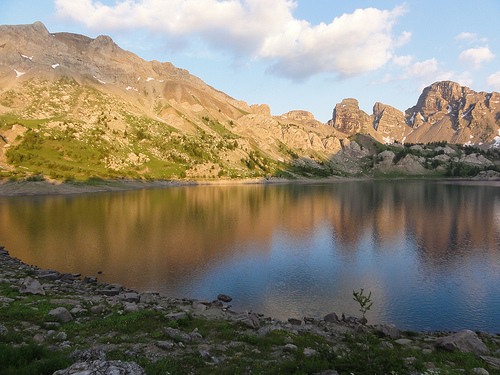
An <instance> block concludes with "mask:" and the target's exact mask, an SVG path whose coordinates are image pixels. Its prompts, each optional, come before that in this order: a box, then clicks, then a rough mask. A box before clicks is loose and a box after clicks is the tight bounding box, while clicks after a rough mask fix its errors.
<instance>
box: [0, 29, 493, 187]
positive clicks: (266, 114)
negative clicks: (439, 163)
mask: <svg viewBox="0 0 500 375" xmlns="http://www.w3.org/2000/svg"><path fill="white" fill-rule="evenodd" d="M499 101H500V96H499V94H498V93H491V94H486V93H475V92H474V91H472V90H470V89H468V88H466V87H461V86H460V85H458V84H456V83H453V82H438V83H435V84H433V85H431V86H429V87H428V88H426V89H425V90H424V92H423V93H422V95H421V96H420V98H419V100H418V102H417V105H416V106H415V107H412V108H410V109H408V110H407V111H406V113H403V112H401V111H398V110H397V109H395V108H393V107H391V106H388V105H385V104H381V103H376V104H375V105H374V108H373V114H372V115H368V114H366V113H365V112H363V111H362V110H360V109H359V106H358V102H357V101H356V99H345V100H343V101H342V102H341V103H339V104H337V105H336V106H335V109H334V111H333V116H332V120H330V121H329V122H328V123H327V124H324V123H321V122H320V121H317V120H316V119H315V118H314V115H313V114H311V113H310V112H307V111H299V110H293V111H290V112H288V113H286V114H283V115H281V116H272V115H271V109H270V108H269V106H268V105H266V104H260V105H259V104H253V105H249V104H247V103H246V102H244V101H242V100H237V99H234V98H232V97H230V96H228V95H226V94H225V93H223V92H221V91H218V90H216V89H215V88H213V87H211V86H209V85H207V84H206V83H204V82H203V81H202V80H201V79H199V78H198V77H195V76H193V75H191V74H190V73H189V72H188V71H186V70H183V69H179V68H177V67H175V66H173V65H172V64H171V63H168V62H167V63H162V62H158V61H145V60H143V59H141V58H140V57H138V56H137V55H135V54H133V53H131V52H128V51H125V50H123V49H121V48H120V47H119V46H117V45H116V44H115V43H114V42H113V40H112V39H111V38H110V37H108V36H102V35H101V36H98V37H97V38H95V39H92V38H88V37H86V36H83V35H77V34H70V33H50V32H49V31H48V30H47V29H46V27H45V26H44V25H43V24H42V23H41V22H35V23H34V24H31V25H15V26H11V25H3V26H0V177H12V178H16V177H17V178H19V177H21V178H26V177H30V178H37V176H41V175H44V176H50V177H52V178H56V179H68V180H71V179H77V180H78V179H86V178H88V177H104V178H118V177H128V178H142V179H176V178H185V177H188V178H196V179H204V178H206V179H216V178H229V177H232V178H248V177H263V176H267V177H269V176H278V177H279V176H281V177H295V176H298V175H303V176H328V175H332V174H340V175H352V174H358V173H362V171H363V168H364V167H363V166H362V165H360V164H359V162H358V159H360V158H363V157H367V156H368V155H369V154H370V153H369V152H367V149H366V148H363V145H362V142H361V143H357V142H356V141H353V140H354V138H352V136H353V135H354V134H357V133H361V134H368V135H370V136H371V137H373V139H374V140H375V141H378V142H381V143H382V144H384V143H385V144H390V143H392V142H394V141H397V142H413V143H416V142H431V141H436V140H439V141H441V140H446V141H448V142H452V143H455V142H458V143H466V142H472V143H476V140H477V141H478V142H479V141H480V142H482V143H484V142H489V141H493V140H494V137H495V135H496V134H497V133H498V128H499V113H500V112H499V111H500V106H499V105H498V103H499ZM368 143H370V142H368ZM499 143H500V142H499ZM379 148H380V147H379ZM40 178H41V177H40Z"/></svg>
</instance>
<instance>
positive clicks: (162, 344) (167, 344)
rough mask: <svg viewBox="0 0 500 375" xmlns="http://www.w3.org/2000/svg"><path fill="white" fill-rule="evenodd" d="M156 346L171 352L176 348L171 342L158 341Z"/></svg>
mask: <svg viewBox="0 0 500 375" xmlns="http://www.w3.org/2000/svg"><path fill="white" fill-rule="evenodd" d="M156 346H157V347H159V348H160V349H164V350H171V349H173V347H174V343H173V342H171V341H158V342H157V343H156Z"/></svg>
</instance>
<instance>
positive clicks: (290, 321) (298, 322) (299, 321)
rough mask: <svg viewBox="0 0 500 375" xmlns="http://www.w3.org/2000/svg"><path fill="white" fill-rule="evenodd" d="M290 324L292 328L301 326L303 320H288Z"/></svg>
mask: <svg viewBox="0 0 500 375" xmlns="http://www.w3.org/2000/svg"><path fill="white" fill-rule="evenodd" d="M288 323H290V324H291V325H292V326H300V325H302V320H300V319H296V318H288Z"/></svg>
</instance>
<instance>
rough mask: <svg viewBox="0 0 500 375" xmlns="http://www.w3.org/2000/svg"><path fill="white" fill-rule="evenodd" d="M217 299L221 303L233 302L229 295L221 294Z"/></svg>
mask: <svg viewBox="0 0 500 375" xmlns="http://www.w3.org/2000/svg"><path fill="white" fill-rule="evenodd" d="M217 299H218V300H219V301H222V302H226V303H228V302H231V301H232V300H233V299H232V298H231V297H229V296H228V295H226V294H219V295H218V296H217Z"/></svg>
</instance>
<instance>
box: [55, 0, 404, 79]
mask: <svg viewBox="0 0 500 375" xmlns="http://www.w3.org/2000/svg"><path fill="white" fill-rule="evenodd" d="M55 3H56V7H57V12H58V15H59V16H60V17H63V18H66V19H70V20H72V21H76V22H79V23H82V24H85V25H86V26H87V27H89V28H93V29H96V30H99V31H106V30H130V29H138V28H142V29H147V30H149V31H151V32H154V33H161V34H162V35H164V36H165V37H167V38H175V37H182V38H186V37H187V38H188V39H189V38H191V37H193V38H197V39H201V40H203V41H204V42H205V43H207V44H208V45H210V46H211V47H216V48H219V49H223V50H228V51H230V52H232V53H233V54H234V55H235V56H236V57H238V58H241V57H246V58H250V59H257V60H264V61H268V62H269V64H270V65H269V68H268V71H269V72H271V73H273V74H276V75H280V76H284V77H287V78H291V79H295V80H302V79H307V78H308V77H310V76H312V75H314V74H318V73H322V72H329V73H334V74H338V75H339V76H340V77H348V76H355V75H359V74H362V73H365V72H368V71H372V70H376V69H378V68H380V67H382V66H383V65H384V64H385V63H386V62H388V61H389V60H390V59H391V58H392V55H393V53H394V50H395V49H396V48H398V47H400V46H402V45H403V44H405V43H408V41H409V40H410V37H411V33H409V32H404V33H402V35H399V36H396V35H393V32H392V28H393V26H394V25H395V23H396V22H397V20H398V19H399V18H400V17H401V16H402V15H403V14H405V13H406V8H405V6H397V7H395V8H394V9H392V10H379V9H375V8H367V9H357V10H356V11H354V12H353V13H351V14H343V15H342V16H340V17H336V18H335V19H334V20H333V21H332V22H331V23H329V24H326V23H321V24H319V25H311V24H310V23H309V22H307V21H306V20H299V19H296V18H295V17H294V16H293V11H294V9H295V7H296V6H297V3H296V2H294V1H292V0H273V1H269V0H118V1H117V2H116V3H115V5H114V6H107V5H103V4H102V3H100V2H98V1H94V0H55Z"/></svg>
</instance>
